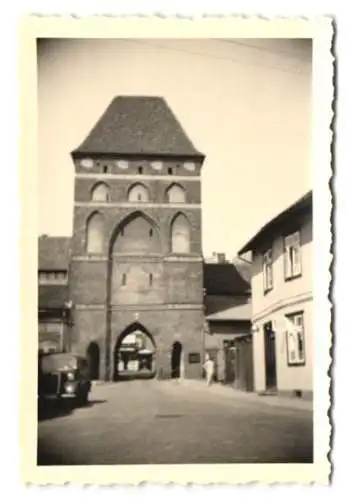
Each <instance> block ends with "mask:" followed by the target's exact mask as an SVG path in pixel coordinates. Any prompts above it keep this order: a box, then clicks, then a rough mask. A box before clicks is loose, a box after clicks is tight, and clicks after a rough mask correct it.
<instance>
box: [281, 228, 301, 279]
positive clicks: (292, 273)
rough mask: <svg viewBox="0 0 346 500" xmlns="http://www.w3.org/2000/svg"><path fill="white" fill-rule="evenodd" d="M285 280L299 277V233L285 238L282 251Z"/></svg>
mask: <svg viewBox="0 0 346 500" xmlns="http://www.w3.org/2000/svg"><path fill="white" fill-rule="evenodd" d="M284 259H285V261H284V266H285V279H291V278H295V277H297V276H300V275H301V272H302V266H301V246H300V233H299V231H297V232H295V233H292V234H290V235H288V236H286V237H285V249H284Z"/></svg>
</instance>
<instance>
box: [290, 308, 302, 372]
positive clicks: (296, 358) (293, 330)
mask: <svg viewBox="0 0 346 500" xmlns="http://www.w3.org/2000/svg"><path fill="white" fill-rule="evenodd" d="M286 323H287V328H286V342H287V364H288V365H291V366H292V365H302V364H304V363H305V335H304V314H303V313H302V312H299V313H295V314H290V315H287V316H286Z"/></svg>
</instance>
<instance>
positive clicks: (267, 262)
mask: <svg viewBox="0 0 346 500" xmlns="http://www.w3.org/2000/svg"><path fill="white" fill-rule="evenodd" d="M272 288H273V252H272V250H271V249H270V250H267V252H265V254H264V255H263V289H264V293H266V292H269V291H270V290H272Z"/></svg>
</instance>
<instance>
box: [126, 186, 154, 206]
mask: <svg viewBox="0 0 346 500" xmlns="http://www.w3.org/2000/svg"><path fill="white" fill-rule="evenodd" d="M128 200H129V201H132V202H136V203H137V202H141V203H142V202H147V201H149V191H148V188H147V187H146V186H144V185H143V184H134V185H133V186H131V188H130V189H129V192H128Z"/></svg>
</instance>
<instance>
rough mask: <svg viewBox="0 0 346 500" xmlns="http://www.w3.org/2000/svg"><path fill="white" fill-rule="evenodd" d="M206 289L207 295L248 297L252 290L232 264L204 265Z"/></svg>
mask: <svg viewBox="0 0 346 500" xmlns="http://www.w3.org/2000/svg"><path fill="white" fill-rule="evenodd" d="M204 288H205V291H206V293H207V295H243V294H244V295H247V294H250V291H251V288H250V283H249V281H247V280H245V279H244V278H243V276H242V275H241V274H240V272H239V271H238V270H237V268H236V267H235V266H234V265H233V264H230V263H224V264H204Z"/></svg>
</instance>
